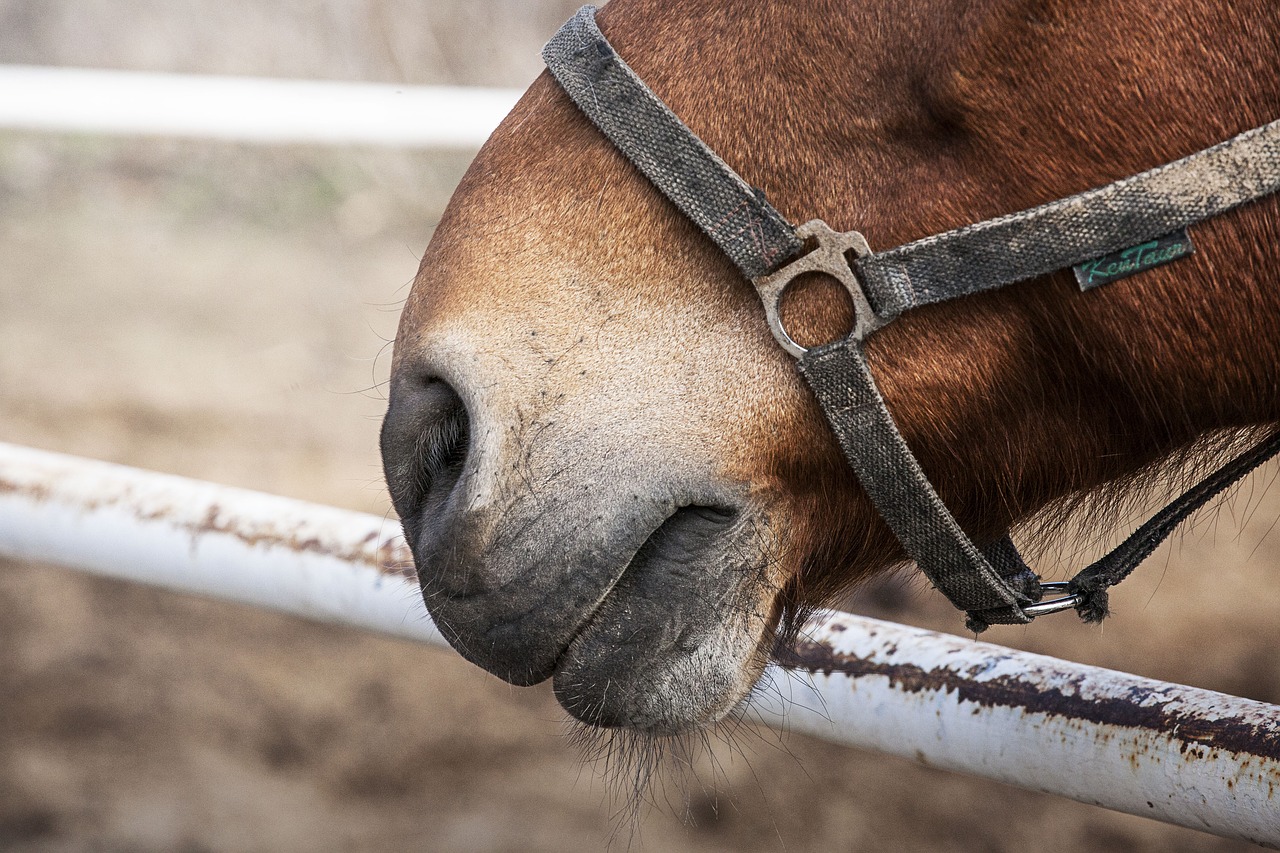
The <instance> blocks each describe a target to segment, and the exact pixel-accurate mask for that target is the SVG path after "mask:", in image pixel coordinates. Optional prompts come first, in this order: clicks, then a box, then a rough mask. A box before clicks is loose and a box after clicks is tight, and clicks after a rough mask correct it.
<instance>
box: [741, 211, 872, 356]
mask: <svg viewBox="0 0 1280 853" xmlns="http://www.w3.org/2000/svg"><path fill="white" fill-rule="evenodd" d="M796 236H797V237H799V238H800V239H801V240H815V241H817V244H818V245H817V247H816V248H814V249H813V251H811V252H809V253H807V254H804V255H801V256H800V257H798V258H796V259H795V260H794V261H792V262H791V263H789V264H787V265H786V266H784V267H783V268H782V269H780V270H777V271H775V272H772V273H769V274H768V275H762V276H759V277H758V278H754V279H752V280H751V283H752V284H753V285H755V288H756V292H757V293H759V294H760V301H761V302H763V303H764V314H765V317H766V318H767V319H768V321H769V330H770V331H771V332H773V336H774V337H775V338H777V340H778V343H779V344H781V345H782V348H783V349H784V350H786V351H787V352H789V353H791V354H792V355H793V356H795V357H796V358H800V357H802V356H803V355H804V354H805V353H806V352H808V350H807V349H806V348H805V347H802V346H800V344H798V343H796V342H795V341H793V340H792V339H791V336H790V335H788V334H787V330H786V329H784V328H783V327H782V316H781V314H780V312H779V306H780V304H781V302H782V294H783V293H785V292H786V290H787V287H788V286H789V285H790V284H791V282H793V281H795V280H796V278H798V277H799V276H802V275H804V274H805V273H811V272H817V273H824V274H826V275H829V276H831V277H832V278H834V279H835V280H836V281H838V282H840V284H842V285H843V286H844V289H845V290H847V291H848V292H849V297H850V298H851V299H853V310H854V323H853V331H852V332H850V333H849V334H850V337H852V338H853V339H854V340H855V341H862V340H863V339H865V338H866V336H867V335H869V334H871V333H872V332H874V331H875V330H876V329H879V328H880V327H881V326H884V325H885V324H886V323H888V322H889V321H888V320H886V319H884V318H882V317H880V316H879V315H878V314H876V312H875V311H874V310H873V309H872V307H871V302H870V301H869V300H868V299H867V294H866V292H865V291H863V289H862V285H860V284H859V283H858V277H857V276H856V275H854V274H853V268H852V267H851V266H850V265H849V259H848V257H846V253H847V252H849V251H853V253H854V255H855V256H856V257H859V258H861V257H863V256H865V255H869V254H871V247H870V246H868V245H867V241H866V240H865V239H864V238H863V236H862V235H861V234H859V233H858V232H857V231H846V232H844V233H840V232H838V231H833V230H832V229H831V226H829V225H827V223H825V222H823V221H822V220H821V219H813V220H810V221H808V222H806V223H805V224H803V225H801V226H800V227H799V228H797V229H796Z"/></svg>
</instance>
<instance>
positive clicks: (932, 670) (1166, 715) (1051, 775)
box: [0, 444, 1280, 845]
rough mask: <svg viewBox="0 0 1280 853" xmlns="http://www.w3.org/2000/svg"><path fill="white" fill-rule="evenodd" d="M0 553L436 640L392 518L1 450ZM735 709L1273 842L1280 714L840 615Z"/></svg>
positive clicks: (1278, 830) (1277, 824) (808, 636)
mask: <svg viewBox="0 0 1280 853" xmlns="http://www.w3.org/2000/svg"><path fill="white" fill-rule="evenodd" d="M0 556H7V557H11V558H21V559H32V560H39V561H44V562H51V563H58V564H62V565H66V566H71V567H73V568H77V569H82V570H86V571H91V572H95V573H98V574H104V575H108V576H111V577H116V578H124V579H127V580H132V581H139V582H143V583H149V584H156V585H159V586H164V587H168V588H170V589H176V590H182V591H186V592H194V593H198V594H202V595H209V596H214V597H217V598H222V599H229V600H232V601H238V602H243V603H247V604H254V605H258V606H261V607H267V608H271V609H275V610H281V611H285V612H288V613H293V614H297V615H299V616H304V617H308V618H313V619H321V620H326V621H330V622H337V623H342V624H346V625H353V626H357V627H361V628H366V629H370V630H375V631H380V632H384V633H387V634H392V635H396V636H399V637H406V638H409V639H413V640H418V641H423V642H428V643H434V644H441V643H442V642H443V641H442V640H441V637H440V635H439V633H438V632H437V631H436V630H435V628H434V626H433V625H432V623H431V620H430V618H429V617H428V616H427V614H426V611H425V610H424V608H423V607H422V603H421V600H420V599H419V597H418V593H417V585H416V583H415V582H414V580H413V573H412V568H411V566H410V561H409V555H408V553H407V551H406V549H405V546H404V543H403V541H402V540H401V539H400V536H399V533H398V531H397V530H396V525H395V523H394V522H389V521H387V520H384V519H382V518H378V517H376V516H370V515H365V514H362V513H355V512H348V511H343V510H338V509H333V508H331V507H323V506H317V505H314V504H308V503H304V502H301V501H295V500H290V499H287V498H280V497H274V496H270V495H264V494H260V493H257V492H250V491H246V490H243V489H235V488H229V487H226V486H218V485H214V484H211V483H204V482H198V481H194V480H188V479H184V478H180V477H173V476H169V475H164V474H155V473H151V472H146V471H139V470H136V469H131V468H124V467H121V466H117V465H110V464H107V463H103V462H94V461H90V460H85V459H79V458H76V457H71V456H64V455H60V454H54V453H47V452H44V451H39V450H33V449H30V448H23V447H16V446H13V445H5V444H0ZM742 713H744V714H746V715H748V716H749V717H750V718H753V719H757V720H760V721H763V722H767V723H769V724H771V725H774V726H777V727H780V728H783V729H785V730H788V731H796V732H803V733H806V734H810V735H814V736H817V737H821V738H825V739H828V740H832V741H836V742H839V743H844V744H850V745H854V746H859V747H864V748H868V749H874V750H878V751H883V752H889V753H893V754H896V755H901V756H905V757H908V758H913V759H915V760H918V761H922V762H924V763H926V764H929V765H932V766H937V767H945V768H948V769H952V770H957V771H961V772H965V773H970V774H973V775H977V776H984V777H987V778H990V779H997V780H999V781H1002V782H1007V783H1010V784H1013V785H1018V786H1021V787H1025V788H1030V789H1033V790H1039V791H1044V792H1047V793H1051V794H1058V795H1061V796H1065V797H1070V798H1072V799H1075V800H1080V801H1082V802H1086V803H1094V804H1096V805H1100V806H1105V807H1107V808H1111V809H1116V810H1118V811H1125V812H1130V813H1132V814H1138V815H1144V816H1148V817H1152V818H1156V819H1159V820H1163V821H1166V822H1169V823H1175V824H1180V825H1182V826H1188V827H1192V828H1194V829H1199V830H1204V831H1206V832H1211V833H1214V834H1217V835H1222V836H1226V837H1230V838H1238V839H1244V840H1248V841H1254V842H1259V843H1264V844H1268V845H1280V708H1278V707H1276V706H1272V705H1267V704H1264V703H1261V702H1254V701H1250V700H1247V699H1240V698H1236V697H1233V696H1226V695H1224V694H1221V693H1214V692H1212V691H1208V690H1199V689H1196V688H1192V687H1184V686H1181V685H1176V684H1167V683H1164V682H1159V681H1153V680H1151V679H1146V678H1139V677H1137V676H1134V675H1129V674H1126V673H1121V672H1114V671H1111V670H1105V669H1100V668H1097V667H1090V666H1085V665H1082V664H1076V663H1071V662H1068V661H1062V660H1056V659H1054V658H1049V657H1045V656H1043V655H1034V654H1029V653H1026V652H1020V651H1015V650H1012V649H1007V648H1002V647H1000V646H994V645H990V644H987V643H977V642H972V641H969V640H965V639H961V638H959V637H952V636H948V635H945V634H937V633H933V632H930V631H923V630H920V629H917V628H911V627H907V626H904V625H896V624H893V623H888V622H880V621H877V620H873V619H865V618H861V617H857V616H852V615H850V614H846V613H824V614H820V615H819V616H818V617H815V620H814V622H813V623H811V624H810V625H809V626H808V629H807V631H806V632H805V639H804V641H803V642H802V643H801V644H800V645H799V647H798V648H797V649H796V650H795V652H794V654H793V656H792V658H791V659H790V660H788V661H786V664H785V666H773V667H771V668H770V669H769V670H768V672H766V675H765V677H764V679H763V680H762V683H761V687H760V689H758V690H757V691H756V695H755V697H754V698H753V700H752V701H751V702H750V704H749V705H748V706H747V707H746V708H744V709H743V711H742Z"/></svg>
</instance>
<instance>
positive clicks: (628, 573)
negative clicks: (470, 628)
mask: <svg viewBox="0 0 1280 853" xmlns="http://www.w3.org/2000/svg"><path fill="white" fill-rule="evenodd" d="M739 519H740V512H739V511H738V510H736V509H726V508H724V507H722V506H721V507H713V506H699V505H685V506H682V507H681V508H680V509H679V510H677V511H676V512H674V513H672V514H671V515H670V516H668V517H667V519H665V520H664V521H663V523H662V524H660V525H659V526H658V527H656V528H655V529H654V530H653V531H652V532H651V533H650V535H649V536H648V537H647V538H646V539H645V542H644V544H643V545H642V546H641V547H640V548H638V549H637V550H636V553H635V554H634V555H633V556H632V558H631V560H630V561H629V562H628V564H627V567H626V569H625V570H624V571H623V572H622V573H621V574H620V575H619V577H618V579H617V580H616V581H615V582H614V583H613V584H612V585H611V587H610V589H609V590H608V591H607V593H606V594H604V595H602V596H601V598H600V601H599V602H598V604H597V605H596V607H595V608H594V609H593V610H592V612H591V613H590V614H589V615H588V617H587V618H585V619H583V620H582V622H581V623H580V624H579V625H578V626H577V628H576V630H575V631H574V634H573V636H572V637H571V638H570V640H569V641H568V643H567V644H566V645H565V647H564V648H563V649H562V650H561V652H560V654H559V656H558V658H557V660H556V663H555V668H554V673H553V675H554V678H555V692H556V695H557V698H558V699H559V700H560V703H561V705H562V706H564V708H565V709H566V710H567V711H569V713H570V714H572V715H573V716H574V717H577V718H578V719H579V720H580V721H582V722H585V723H587V724H589V725H594V726H599V727H629V728H636V729H642V730H646V731H651V732H653V733H664V732H666V733H671V732H676V731H680V730H682V729H684V728H688V727H689V726H691V725H700V724H702V723H705V722H707V721H709V720H711V719H718V718H719V715H720V712H721V711H723V710H725V708H727V707H728V706H725V707H724V708H722V707H720V704H721V702H720V700H721V699H722V698H723V697H724V696H725V695H727V688H726V685H728V684H729V683H730V682H732V683H733V684H737V683H738V682H740V681H741V674H740V672H739V671H738V668H737V666H736V664H735V665H734V666H731V667H729V668H726V667H724V666H722V665H720V664H712V665H710V667H711V668H710V669H708V668H707V667H706V666H702V670H701V671H702V672H703V673H704V674H705V675H707V676H708V680H706V681H703V682H702V683H701V684H699V686H698V688H697V689H696V691H694V692H697V693H698V694H699V695H701V696H703V697H704V698H708V702H707V703H705V704H704V705H699V701H700V700H698V699H696V698H695V697H693V696H689V697H685V698H687V699H689V700H691V701H683V699H682V700H678V703H679V702H683V704H684V706H685V707H683V708H681V709H668V708H665V707H664V706H663V701H665V700H659V701H657V702H655V701H653V698H652V697H651V696H650V694H651V693H652V691H653V690H654V689H655V688H656V687H657V686H658V685H659V684H661V685H663V686H664V687H666V688H669V687H670V685H671V684H673V683H675V682H672V681H671V679H672V678H673V677H674V678H675V679H676V681H677V682H678V681H681V680H683V679H684V678H686V677H687V675H688V673H689V672H690V666H689V664H690V662H691V661H696V660H702V659H703V653H704V652H707V651H709V650H711V651H720V652H722V651H724V650H725V649H726V648H727V646H725V645H724V643H725V637H727V636H729V635H727V634H725V633H724V631H722V630H721V623H722V620H723V617H724V614H723V612H722V610H721V608H720V604H722V603H724V602H725V601H735V600H740V599H739V597H740V596H742V595H743V594H747V595H749V594H750V593H749V590H751V589H756V588H758V587H756V586H755V584H753V583H750V582H749V580H748V578H749V577H750V573H743V572H740V571H736V570H726V567H731V568H732V569H736V568H738V567H739V560H740V554H741V551H740V549H736V548H732V547H730V548H726V547H725V543H726V541H728V542H736V543H739V544H741V542H742V540H741V538H740V537H741V536H742V535H743V534H744V532H745V531H746V530H748V529H749V528H744V527H743V526H742V525H740V524H738V520H739ZM717 567H718V568H719V569H720V571H715V569H716V568H717ZM744 581H745V582H744ZM668 597H669V598H670V602H669V604H668V603H667V601H666V599H667V598H668ZM732 606H733V605H731V608H732ZM690 656H692V657H690ZM731 657H732V655H731V654H730V655H721V656H720V660H721V662H723V661H728V660H730V658H731ZM704 663H705V661H704ZM673 666H674V667H676V669H672V668H671V667H673ZM698 666H701V664H695V666H694V668H695V669H696V668H697V667H698ZM677 670H680V671H683V672H684V673H685V675H679V674H677ZM712 682H714V684H713V683H712ZM737 698H740V697H736V696H735V697H734V702H733V703H731V704H736V701H737Z"/></svg>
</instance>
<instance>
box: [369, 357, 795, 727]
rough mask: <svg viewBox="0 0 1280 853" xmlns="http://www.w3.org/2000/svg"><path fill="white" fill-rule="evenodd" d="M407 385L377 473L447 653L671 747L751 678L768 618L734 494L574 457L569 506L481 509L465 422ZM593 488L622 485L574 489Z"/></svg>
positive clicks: (701, 474)
mask: <svg viewBox="0 0 1280 853" xmlns="http://www.w3.org/2000/svg"><path fill="white" fill-rule="evenodd" d="M413 373H414V371H413V370H411V369H405V370H402V371H399V372H398V375H397V376H396V377H395V379H394V380H393V388H392V394H391V401H392V402H391V406H390V408H389V410H388V412H387V416H386V419H385V420H384V422H383V429H382V436H381V444H382V452H383V459H384V464H385V467H386V470H385V474H386V478H387V483H388V486H389V488H390V492H391V496H392V501H393V503H394V505H395V508H396V511H397V512H398V513H399V514H400V517H401V519H402V522H403V525H404V529H405V536H406V539H407V541H408V542H409V545H410V548H411V549H412V551H413V555H414V560H415V563H416V564H417V566H418V576H419V582H420V585H421V588H422V593H423V598H424V600H425V602H426V604H427V609H428V611H429V612H430V613H431V615H432V617H433V619H434V620H435V622H436V624H437V626H438V627H439V629H440V631H441V633H443V634H444V636H445V638H446V639H447V640H448V641H449V642H450V644H451V645H453V646H454V647H455V648H456V649H457V650H458V651H459V652H460V653H461V654H462V655H463V657H465V658H467V659H468V660H470V661H471V662H473V663H475V664H477V665H478V666H480V667H482V668H484V669H486V670H488V671H489V672H491V673H493V674H495V675H497V676H499V677H500V678H503V679H504V680H506V681H509V682H511V683H513V684H517V685H522V686H523V685H531V684H536V683H539V682H541V681H544V680H546V679H548V678H553V679H554V687H555V691H556V694H557V697H558V698H559V699H560V702H561V704H562V705H563V706H564V707H565V708H566V709H567V710H568V711H569V712H570V713H571V714H573V715H574V716H575V717H577V718H578V719H580V720H582V721H583V722H586V723H590V724H592V725H595V726H604V727H614V726H621V727H628V728H632V729H638V730H643V731H647V732H651V733H673V732H678V731H683V730H687V729H688V728H690V727H692V726H697V725H701V724H705V723H710V722H714V721H715V720H716V719H719V718H720V717H722V716H723V715H724V714H727V713H728V712H729V711H730V710H731V709H732V707H733V706H734V705H735V704H736V702H737V700H738V699H739V698H740V697H741V695H742V694H743V693H744V692H745V691H746V690H747V689H748V688H749V687H750V685H749V684H747V683H744V682H745V681H747V680H749V678H750V674H751V673H754V672H758V671H759V668H760V667H761V666H762V665H763V660H764V658H765V656H766V654H767V652H768V649H767V648H763V649H762V648H761V646H762V643H764V642H765V641H764V640H762V638H767V637H769V636H771V634H770V631H769V628H770V627H771V625H772V622H771V619H772V617H773V613H772V611H771V610H768V603H769V602H772V600H773V598H774V596H773V595H772V590H771V589H770V588H769V587H768V580H767V578H768V567H769V561H768V560H767V559H766V556H767V554H768V553H769V549H768V547H767V543H766V542H764V541H762V536H764V534H762V533H761V532H760V519H759V517H758V513H754V512H752V511H750V510H749V509H748V507H747V500H748V498H747V494H746V492H745V488H744V487H740V486H737V485H734V484H731V483H725V482H722V481H720V480H717V479H715V478H711V477H708V476H707V475H706V472H705V471H702V470H701V469H687V470H684V471H681V470H679V469H680V466H673V469H674V470H671V471H664V472H655V470H654V468H653V466H652V464H651V462H650V461H648V460H645V459H639V460H636V461H635V462H634V464H633V463H631V462H627V461H622V462H619V461H616V460H610V464H611V466H612V467H611V468H609V469H608V470H598V469H597V467H598V466H596V465H595V463H594V462H592V461H591V460H589V459H588V460H585V461H583V460H580V462H581V464H580V465H578V466H577V468H576V469H575V471H576V473H575V477H576V479H575V482H576V483H578V485H577V487H576V492H578V493H581V494H580V495H579V496H580V497H583V498H584V499H583V500H578V501H564V500H557V501H554V502H550V503H548V504H540V503H538V501H537V498H536V496H531V495H527V494H523V493H520V492H518V491H514V490H510V489H506V490H499V491H498V492H495V493H491V494H490V496H489V498H488V499H485V500H480V499H478V495H479V491H478V490H479V489H481V487H482V486H483V485H484V484H485V482H489V483H490V484H491V480H489V481H486V478H485V476H484V474H483V469H484V467H485V460H484V459H483V458H482V457H483V456H484V453H485V452H486V451H485V450H484V449H483V448H481V447H479V446H478V445H479V444H480V443H479V442H476V441H474V440H473V438H474V437H473V435H472V433H473V431H475V430H478V429H479V428H480V427H477V426H475V425H474V424H473V416H475V417H478V418H479V419H481V420H482V418H483V415H482V413H472V414H471V415H469V414H468V411H467V408H466V406H465V405H464V403H463V400H462V399H461V398H460V397H459V396H458V394H456V393H455V392H454V391H453V390H452V389H451V388H450V387H449V386H448V385H447V384H446V383H444V382H443V381H440V380H435V379H422V378H418V377H415V376H414V375H412V374H413ZM559 449H561V450H563V448H559ZM579 469H581V470H579ZM578 475H580V476H578ZM602 481H608V482H610V483H611V484H619V483H621V484H624V486H623V487H622V488H613V489H598V488H591V485H592V484H593V483H599V482H602ZM627 484H630V485H627ZM561 485H563V484H561ZM584 488H586V489H589V491H588V492H583V489H584ZM494 494H496V495H498V497H496V498H495V497H493V495H494ZM584 508H586V509H589V512H583V510H584ZM766 610H768V612H766Z"/></svg>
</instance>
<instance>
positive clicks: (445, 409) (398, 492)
mask: <svg viewBox="0 0 1280 853" xmlns="http://www.w3.org/2000/svg"><path fill="white" fill-rule="evenodd" d="M470 433H471V421H470V418H469V417H468V416H467V409H466V406H464V405H463V403H462V399H461V398H460V397H458V395H457V393H456V392H455V391H454V390H453V389H452V388H450V387H449V385H448V384H447V383H445V382H443V381H441V380H439V379H428V380H427V381H425V382H403V383H399V384H398V385H397V386H395V387H393V388H392V392H391V404H390V406H389V407H388V408H387V416H386V418H385V419H384V420H383V422H382V439H381V444H382V466H383V471H384V473H385V474H386V478H387V489H388V491H389V492H390V493H391V503H392V504H393V505H394V506H395V508H396V512H397V513H398V514H399V515H400V518H401V520H402V521H403V522H404V524H405V532H406V533H407V534H408V535H409V537H410V542H411V543H412V540H413V539H414V538H416V536H415V535H414V534H415V531H416V528H417V521H418V519H419V517H420V516H422V515H423V513H425V512H429V511H432V510H434V509H438V508H439V507H440V506H442V505H443V504H444V502H445V500H446V499H447V498H448V496H449V493H450V492H451V491H452V490H453V487H454V484H456V483H457V482H458V478H459V477H461V476H462V469H463V466H464V465H465V463H466V459H467V449H468V444H469V442H470Z"/></svg>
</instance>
